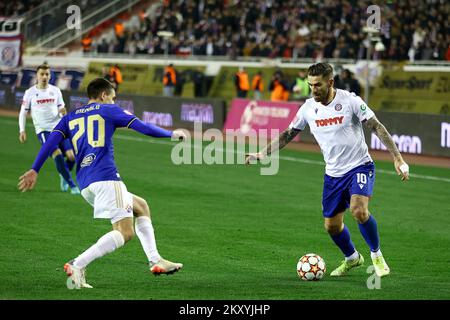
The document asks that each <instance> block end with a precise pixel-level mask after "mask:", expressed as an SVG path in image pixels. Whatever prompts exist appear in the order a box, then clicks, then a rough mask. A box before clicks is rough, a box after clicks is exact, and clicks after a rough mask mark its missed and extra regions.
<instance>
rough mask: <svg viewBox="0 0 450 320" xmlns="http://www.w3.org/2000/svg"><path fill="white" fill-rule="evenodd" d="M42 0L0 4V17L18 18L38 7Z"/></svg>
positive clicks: (12, 0)
mask: <svg viewBox="0 0 450 320" xmlns="http://www.w3.org/2000/svg"><path fill="white" fill-rule="evenodd" d="M42 2H44V1H42V0H22V1H17V0H9V1H2V2H0V17H19V16H21V15H23V14H25V13H26V12H28V11H30V10H32V9H34V8H36V7H37V6H39V5H40V4H41V3H42Z"/></svg>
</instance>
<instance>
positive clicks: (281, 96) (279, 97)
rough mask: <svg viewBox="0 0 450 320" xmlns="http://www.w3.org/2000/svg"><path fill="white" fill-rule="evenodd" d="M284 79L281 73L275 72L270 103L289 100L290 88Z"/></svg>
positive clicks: (271, 84) (270, 88) (271, 85)
mask: <svg viewBox="0 0 450 320" xmlns="http://www.w3.org/2000/svg"><path fill="white" fill-rule="evenodd" d="M283 78H284V77H283V73H282V72H281V71H275V73H274V75H273V77H272V80H271V81H270V85H269V90H270V92H271V93H270V101H288V100H289V86H288V84H287V83H286V81H285V80H284V79H283Z"/></svg>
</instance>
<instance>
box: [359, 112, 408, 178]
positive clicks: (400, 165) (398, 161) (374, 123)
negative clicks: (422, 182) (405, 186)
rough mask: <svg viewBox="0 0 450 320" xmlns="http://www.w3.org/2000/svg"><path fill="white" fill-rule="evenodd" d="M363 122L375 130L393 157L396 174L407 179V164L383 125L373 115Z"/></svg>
mask: <svg viewBox="0 0 450 320" xmlns="http://www.w3.org/2000/svg"><path fill="white" fill-rule="evenodd" d="M365 123H366V125H367V126H368V127H369V128H370V129H371V130H372V131H374V132H375V134H376V135H377V137H378V138H380V140H381V142H383V144H384V145H385V146H386V149H388V150H389V152H390V153H391V154H392V157H393V158H394V167H395V170H396V171H397V174H398V175H399V176H401V178H402V180H409V166H408V165H407V164H406V162H405V161H404V160H403V157H402V155H401V154H400V151H399V150H398V148H397V146H396V145H395V142H394V140H393V139H392V137H391V135H390V134H389V132H388V131H387V130H386V128H385V126H384V125H383V124H382V123H381V122H380V121H379V120H378V119H377V117H376V116H373V117H372V118H370V119H369V120H367V121H366V122H365Z"/></svg>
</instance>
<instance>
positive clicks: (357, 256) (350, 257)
mask: <svg viewBox="0 0 450 320" xmlns="http://www.w3.org/2000/svg"><path fill="white" fill-rule="evenodd" d="M358 258H359V253H358V251H356V250H355V252H353V254H352V255H351V256H349V257H345V261H353V260H355V259H358Z"/></svg>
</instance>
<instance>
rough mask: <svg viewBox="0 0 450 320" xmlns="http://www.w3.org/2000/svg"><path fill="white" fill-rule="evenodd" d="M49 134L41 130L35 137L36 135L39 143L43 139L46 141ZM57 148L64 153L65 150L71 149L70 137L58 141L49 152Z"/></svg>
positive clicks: (43, 141) (42, 142)
mask: <svg viewBox="0 0 450 320" xmlns="http://www.w3.org/2000/svg"><path fill="white" fill-rule="evenodd" d="M49 135H50V132H49V131H41V132H39V133H38V134H37V137H38V139H39V141H40V142H41V144H44V143H45V141H47V139H48V136H49ZM58 148H59V149H60V150H61V152H62V153H63V155H64V154H65V153H66V151H68V150H73V146H72V142H71V141H70V139H64V140H63V141H61V142H60V143H59V145H58V146H57V147H56V148H55V149H53V150H52V151H51V153H53V152H54V151H55V150H56V149H58Z"/></svg>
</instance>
